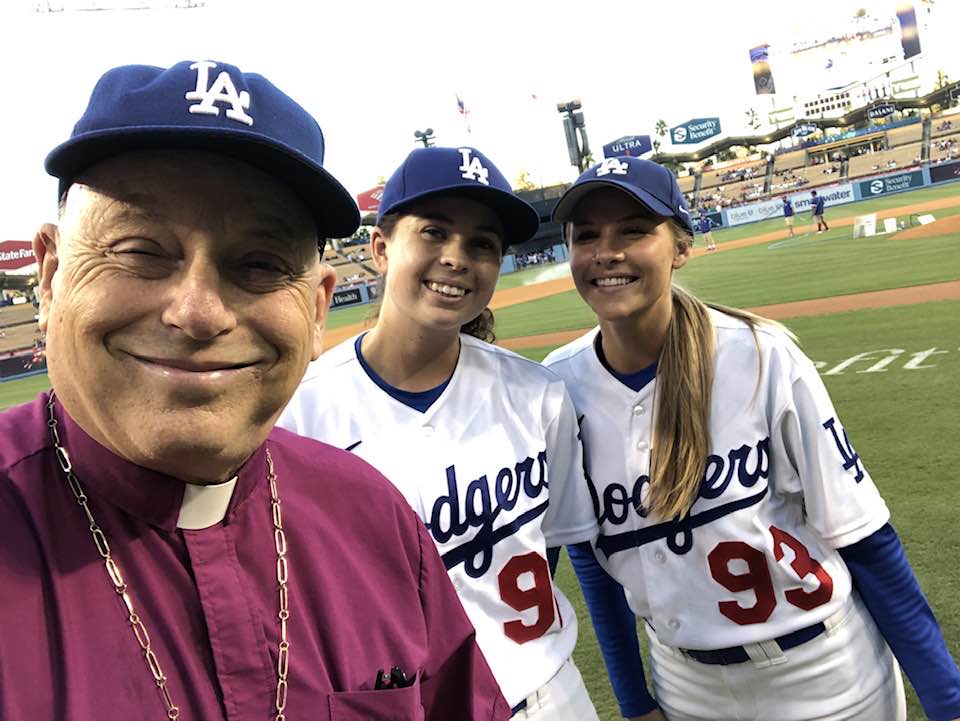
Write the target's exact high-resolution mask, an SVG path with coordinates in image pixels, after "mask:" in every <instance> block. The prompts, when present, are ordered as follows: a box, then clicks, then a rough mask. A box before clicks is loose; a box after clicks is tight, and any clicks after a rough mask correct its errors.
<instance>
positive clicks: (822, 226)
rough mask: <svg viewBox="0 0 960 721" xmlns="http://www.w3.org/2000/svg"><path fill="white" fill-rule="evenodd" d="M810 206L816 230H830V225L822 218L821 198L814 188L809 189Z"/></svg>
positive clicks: (819, 231)
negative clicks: (815, 222)
mask: <svg viewBox="0 0 960 721" xmlns="http://www.w3.org/2000/svg"><path fill="white" fill-rule="evenodd" d="M810 207H811V208H812V209H813V218H814V220H816V221H817V232H818V233H822V232H823V231H825V230H830V226H829V225H827V221H826V220H824V218H823V198H821V197H820V196H819V195H817V191H816V190H811V191H810Z"/></svg>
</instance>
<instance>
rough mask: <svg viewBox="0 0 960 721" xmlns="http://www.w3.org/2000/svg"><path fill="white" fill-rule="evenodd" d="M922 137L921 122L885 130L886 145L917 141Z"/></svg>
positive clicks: (889, 146) (890, 146)
mask: <svg viewBox="0 0 960 721" xmlns="http://www.w3.org/2000/svg"><path fill="white" fill-rule="evenodd" d="M922 139H923V123H913V124H912V125H904V126H903V127H900V128H893V129H891V130H888V131H887V147H888V148H895V147H897V146H899V145H907V144H909V143H919V142H920V141H921V140H922Z"/></svg>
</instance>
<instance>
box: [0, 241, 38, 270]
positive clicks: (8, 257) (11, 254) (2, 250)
mask: <svg viewBox="0 0 960 721" xmlns="http://www.w3.org/2000/svg"><path fill="white" fill-rule="evenodd" d="M36 262H37V259H36V258H34V257H33V243H31V242H30V241H29V240H5V241H3V242H2V243H0V270H19V269H20V268H25V267H27V266H28V265H33V264H34V263H36Z"/></svg>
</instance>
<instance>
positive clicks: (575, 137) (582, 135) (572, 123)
mask: <svg viewBox="0 0 960 721" xmlns="http://www.w3.org/2000/svg"><path fill="white" fill-rule="evenodd" d="M581 107H583V106H582V105H581V104H580V101H579V100H576V99H575V100H569V101H567V102H565V103H557V112H558V113H560V115H561V116H563V132H564V135H566V137H567V152H568V153H569V154H570V164H571V165H572V166H574V167H575V168H576V169H577V171H578V172H581V173H582V172H583V171H584V170H586V165H587V158H588V157H589V155H590V142H589V141H588V140H587V127H586V124H585V121H584V119H583V113H582V112H581V111H580V108H581Z"/></svg>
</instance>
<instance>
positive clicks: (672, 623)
mask: <svg viewBox="0 0 960 721" xmlns="http://www.w3.org/2000/svg"><path fill="white" fill-rule="evenodd" d="M667 625H668V626H669V627H670V628H672V629H673V630H674V631H676V630H677V629H678V628H680V622H679V621H678V620H677V619H675V618H671V619H670V620H669V621H667Z"/></svg>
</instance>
